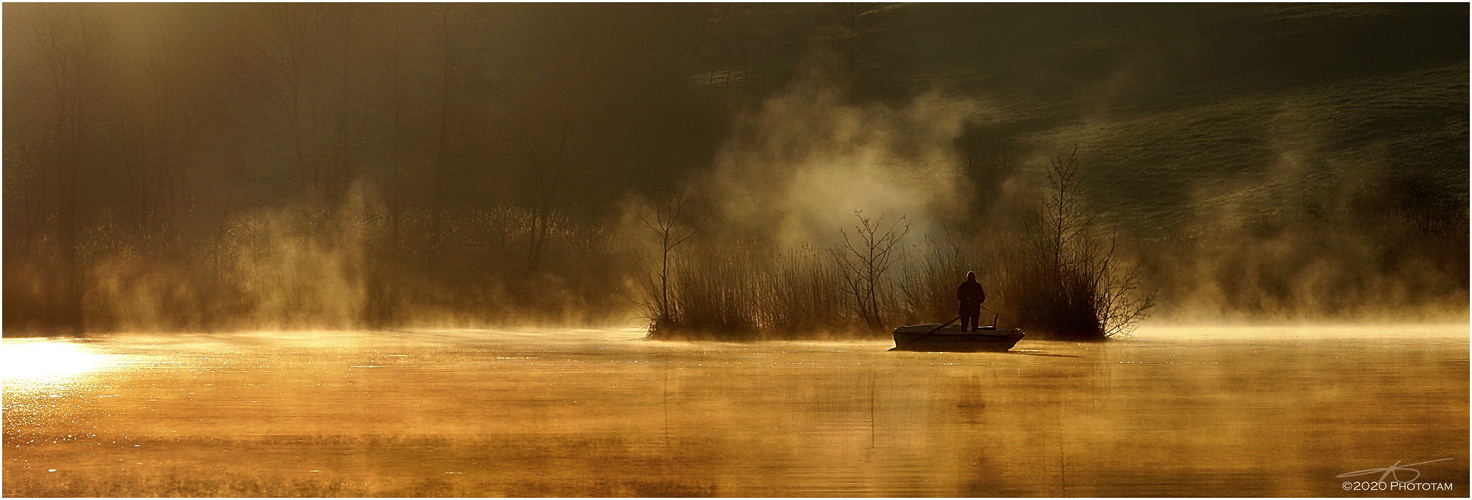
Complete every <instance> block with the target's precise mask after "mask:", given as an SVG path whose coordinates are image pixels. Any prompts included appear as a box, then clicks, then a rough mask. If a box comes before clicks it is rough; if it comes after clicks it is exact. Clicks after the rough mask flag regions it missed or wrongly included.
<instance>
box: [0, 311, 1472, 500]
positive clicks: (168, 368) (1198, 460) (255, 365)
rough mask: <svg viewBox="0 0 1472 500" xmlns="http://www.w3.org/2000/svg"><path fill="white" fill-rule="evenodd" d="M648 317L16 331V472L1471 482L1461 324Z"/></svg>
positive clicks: (1196, 486) (13, 482)
mask: <svg viewBox="0 0 1472 500" xmlns="http://www.w3.org/2000/svg"><path fill="white" fill-rule="evenodd" d="M1244 332H1245V334H1244ZM644 335H645V332H644V331H643V329H641V328H624V329H610V330H574V329H566V328H558V329H497V330H492V331H485V330H458V331H447V330H411V331H395V332H288V333H283V332H237V333H212V334H208V335H196V334H171V335H157V334H112V335H105V336H102V338H98V339H95V340H63V339H45V340H41V339H6V341H5V344H4V351H3V352H4V354H5V355H7V357H9V356H14V357H15V358H21V359H42V358H44V359H46V360H47V361H49V363H48V366H52V367H55V368H54V369H52V370H25V371H20V372H17V373H12V372H11V371H10V370H9V367H10V364H9V363H7V365H6V368H7V370H6V371H5V372H4V373H3V375H4V376H5V377H6V378H5V380H4V382H5V419H4V431H5V445H6V453H5V460H6V462H5V464H4V470H5V483H4V488H5V489H4V493H5V494H6V495H7V496H20V497H26V496H67V497H72V496H79V497H85V496H102V497H126V496H143V495H152V496H270V497H285V496H389V495H394V496H404V497H416V496H431V495H433V496H515V497H521V496H619V495H623V496H675V495H683V496H775V495H792V496H855V497H857V496H1032V495H1055V496H1067V495H1080V496H1130V495H1153V496H1192V495H1197V496H1207V495H1226V494H1239V495H1241V494H1251V495H1260V496H1307V495H1316V496H1317V495H1323V496H1328V495H1336V494H1343V493H1342V491H1343V490H1341V484H1342V483H1341V482H1342V481H1344V480H1343V479H1337V478H1336V477H1335V476H1336V475H1339V474H1344V473H1348V472H1351V471H1359V470H1364V469H1367V468H1375V467H1388V466H1390V465H1391V464H1394V463H1396V461H1400V462H1401V463H1402V465H1408V466H1410V467H1412V468H1413V469H1415V470H1416V471H1417V472H1419V475H1416V474H1415V473H1412V472H1410V471H1408V470H1402V471H1401V472H1400V475H1399V476H1397V477H1398V478H1399V479H1398V480H1401V481H1410V480H1412V478H1413V477H1414V478H1415V480H1418V481H1419V482H1422V483H1436V484H1449V485H1450V486H1449V488H1450V491H1446V490H1438V492H1437V493H1432V494H1431V495H1438V496H1439V495H1447V496H1451V495H1455V494H1457V492H1460V491H1463V490H1464V489H1465V488H1466V487H1467V470H1468V467H1467V463H1468V462H1467V444H1468V442H1467V422H1468V420H1467V376H1466V375H1467V327H1466V325H1397V326H1390V327H1381V328H1376V329H1373V330H1371V329H1363V328H1359V329H1356V328H1350V329H1338V330H1335V329H1327V328H1309V329H1303V328H1282V327H1276V328H1261V329H1241V328H1235V329H1221V330H1215V331H1211V330H1207V331H1201V330H1200V329H1194V328H1192V329H1180V328H1157V327H1149V326H1147V327H1143V328H1141V329H1140V331H1139V332H1138V334H1136V335H1135V336H1134V337H1132V338H1127V339H1123V340H1119V341H1111V342H1082V343H1075V342H1031V341H1024V342H1023V343H1022V344H1019V345H1018V347H1017V348H1016V349H1014V350H1013V352H1006V353H975V354H969V355H958V354H955V353H914V352H885V350H884V348H885V347H887V346H888V345H889V343H888V342H886V341H879V340H848V341H823V342H815V341H814V342H799V341H782V342H750V343H691V342H659V341H646V340H642V339H643V337H644ZM1387 338H1389V339H1394V341H1392V342H1386V339H1387ZM62 368H65V369H62ZM1442 458H1449V459H1451V460H1448V461H1443V462H1437V463H1430V464H1425V465H1420V466H1412V465H1409V464H1414V463H1417V462H1422V461H1427V460H1436V459H1442ZM1247 478H1251V479H1250V480H1249V479H1247ZM1374 479H1375V476H1369V477H1367V478H1361V480H1364V481H1372V480H1374ZM1423 495H1425V493H1423Z"/></svg>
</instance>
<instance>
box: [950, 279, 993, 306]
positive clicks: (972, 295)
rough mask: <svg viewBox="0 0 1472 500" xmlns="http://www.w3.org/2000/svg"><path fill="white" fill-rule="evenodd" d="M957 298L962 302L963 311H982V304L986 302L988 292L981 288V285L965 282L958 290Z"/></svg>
mask: <svg viewBox="0 0 1472 500" xmlns="http://www.w3.org/2000/svg"><path fill="white" fill-rule="evenodd" d="M956 298H957V299H959V300H960V301H961V309H962V310H967V309H981V303H982V302H986V290H983V289H982V288H981V283H977V282H975V281H965V282H962V283H961V286H960V287H959V288H957V289H956Z"/></svg>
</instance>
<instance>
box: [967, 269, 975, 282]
mask: <svg viewBox="0 0 1472 500" xmlns="http://www.w3.org/2000/svg"><path fill="white" fill-rule="evenodd" d="M966 281H976V272H975V271H966Z"/></svg>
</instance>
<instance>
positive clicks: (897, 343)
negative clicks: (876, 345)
mask: <svg viewBox="0 0 1472 500" xmlns="http://www.w3.org/2000/svg"><path fill="white" fill-rule="evenodd" d="M935 327H936V325H913V326H902V327H899V328H896V329H894V349H893V350H898V351H920V352H1000V351H1006V350H1008V349H1011V348H1012V346H1014V345H1017V341H1019V340H1022V337H1023V336H1024V335H1025V334H1024V333H1022V330H1018V329H1014V330H995V329H992V328H991V327H983V329H981V330H978V331H975V332H963V331H961V327H959V326H954V325H947V326H946V327H944V328H941V329H939V330H936V329H935Z"/></svg>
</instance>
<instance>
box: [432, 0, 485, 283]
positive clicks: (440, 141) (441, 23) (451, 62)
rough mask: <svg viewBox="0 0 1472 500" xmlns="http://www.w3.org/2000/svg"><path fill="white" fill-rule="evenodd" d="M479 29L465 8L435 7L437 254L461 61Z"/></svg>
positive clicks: (434, 203) (434, 194)
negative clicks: (437, 103) (437, 101)
mask: <svg viewBox="0 0 1472 500" xmlns="http://www.w3.org/2000/svg"><path fill="white" fill-rule="evenodd" d="M476 29H477V26H476V23H475V21H474V17H473V16H472V15H471V13H470V12H469V11H467V10H466V9H464V8H463V7H462V6H459V5H454V4H440V5H436V6H434V17H433V19H432V20H431V23H430V37H431V38H432V39H433V45H434V48H435V50H436V51H437V55H438V57H436V61H435V62H436V63H437V65H438V66H439V68H438V75H437V76H438V82H437V83H438V84H439V85H438V89H437V90H438V93H439V99H438V100H439V120H438V123H437V134H436V144H435V169H434V175H433V176H432V177H433V182H434V184H433V185H432V186H431V191H430V197H431V200H430V207H431V210H432V212H431V213H430V237H431V238H432V245H433V247H434V249H433V251H431V252H429V253H428V255H435V254H436V253H437V252H439V247H440V245H439V243H440V233H441V224H442V221H441V218H442V217H443V215H442V213H441V212H443V211H444V210H445V206H444V197H445V192H446V191H447V190H448V188H449V182H450V176H449V169H450V154H451V130H450V123H451V120H450V114H451V110H452V109H454V101H455V97H456V94H455V84H456V81H457V80H458V79H459V78H460V76H459V73H460V71H461V69H462V68H461V59H462V58H463V57H464V54H465V52H467V51H468V50H470V49H469V47H468V44H469V42H470V40H469V37H470V35H471V34H472V33H474V32H475V31H476Z"/></svg>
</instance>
